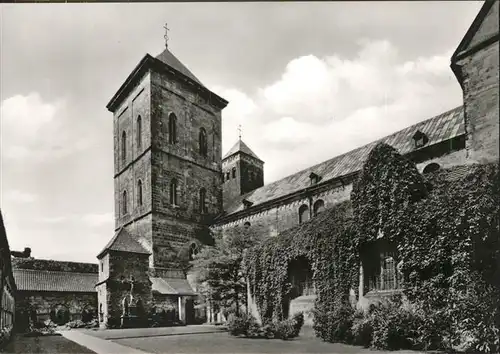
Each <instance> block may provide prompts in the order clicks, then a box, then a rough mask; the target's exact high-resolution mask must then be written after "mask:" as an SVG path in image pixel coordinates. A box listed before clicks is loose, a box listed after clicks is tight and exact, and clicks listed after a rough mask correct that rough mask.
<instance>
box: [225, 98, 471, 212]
mask: <svg viewBox="0 0 500 354" xmlns="http://www.w3.org/2000/svg"><path fill="white" fill-rule="evenodd" d="M417 130H420V131H421V132H423V133H424V134H426V135H427V137H428V138H429V141H428V142H427V144H426V145H425V146H424V147H427V146H429V145H434V144H437V143H440V142H442V141H446V140H449V139H451V138H454V137H457V136H460V135H462V134H465V122H464V116H463V107H462V106H460V107H456V108H454V109H452V110H449V111H447V112H444V113H442V114H440V115H438V116H436V117H433V118H430V119H428V120H425V121H422V122H420V123H417V124H415V125H412V126H410V127H408V128H405V129H403V130H400V131H398V132H396V133H394V134H391V135H389V136H386V137H385V138H382V139H380V140H377V141H374V142H371V143H369V144H367V145H364V146H362V147H360V148H357V149H355V150H351V151H349V152H347V153H345V154H342V155H339V156H336V157H334V158H332V159H330V160H327V161H324V162H322V163H320V164H318V165H315V166H312V167H309V168H307V169H305V170H302V171H300V172H297V173H295V174H293V175H290V176H288V177H285V178H283V179H281V180H278V181H276V182H273V183H270V184H267V185H265V186H263V187H261V188H258V189H256V190H254V191H252V192H249V193H247V194H245V195H242V196H240V197H238V198H235V199H233V200H230V201H229V202H227V203H226V204H225V205H224V211H225V214H224V215H223V216H222V217H224V216H227V215H230V214H232V213H235V212H238V211H240V210H243V209H244V206H243V204H242V201H243V199H246V200H248V201H250V202H252V203H253V205H252V207H256V206H257V205H259V204H262V203H264V202H267V201H271V200H273V199H277V198H279V197H284V196H286V195H288V194H291V193H294V192H297V191H300V190H302V189H304V188H306V187H308V186H310V180H309V175H310V174H311V173H312V172H314V173H316V174H317V175H319V176H321V177H322V182H325V181H328V180H332V179H334V178H339V177H342V176H345V175H348V174H350V173H353V172H356V171H359V170H360V169H361V167H362V166H363V163H364V161H365V159H366V158H367V157H368V154H369V153H370V151H371V150H372V148H373V147H374V146H375V145H376V144H377V143H379V142H384V143H386V144H389V145H391V146H392V147H394V148H396V149H397V150H399V152H400V153H401V154H406V153H409V152H411V151H413V150H414V145H413V140H412V136H413V135H414V134H415V132H416V131H417Z"/></svg>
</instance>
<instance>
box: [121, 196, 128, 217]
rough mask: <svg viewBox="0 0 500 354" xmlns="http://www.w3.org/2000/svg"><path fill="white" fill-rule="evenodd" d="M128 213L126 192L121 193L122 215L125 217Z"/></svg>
mask: <svg viewBox="0 0 500 354" xmlns="http://www.w3.org/2000/svg"><path fill="white" fill-rule="evenodd" d="M127 212H128V208H127V191H123V194H122V214H123V215H125V214H127Z"/></svg>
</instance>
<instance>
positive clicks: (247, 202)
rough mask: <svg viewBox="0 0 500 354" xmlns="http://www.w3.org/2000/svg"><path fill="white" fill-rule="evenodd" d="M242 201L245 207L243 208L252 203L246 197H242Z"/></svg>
mask: <svg viewBox="0 0 500 354" xmlns="http://www.w3.org/2000/svg"><path fill="white" fill-rule="evenodd" d="M242 203H243V206H244V207H245V209H248V208H250V207H251V206H252V205H253V203H252V202H251V201H249V200H248V199H243V202H242Z"/></svg>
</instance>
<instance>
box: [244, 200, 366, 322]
mask: <svg viewBox="0 0 500 354" xmlns="http://www.w3.org/2000/svg"><path fill="white" fill-rule="evenodd" d="M351 219H352V213H351V203H350V202H349V201H346V202H343V203H340V204H338V205H336V206H335V207H333V208H330V209H328V210H326V211H324V212H323V213H321V214H319V215H318V216H316V217H315V218H314V219H313V220H312V221H311V222H307V223H303V224H301V225H299V226H297V227H294V228H292V229H289V230H286V231H284V232H282V233H281V234H280V235H278V236H277V237H273V238H269V239H267V240H265V241H264V242H263V243H261V244H259V245H257V246H256V247H254V248H252V249H250V250H248V252H247V254H246V256H245V259H244V264H245V269H246V273H247V274H248V279H249V282H250V285H251V291H252V294H253V295H254V298H255V301H256V303H257V306H258V309H259V313H260V315H261V317H262V319H263V322H266V321H279V320H282V319H283V317H284V316H283V315H284V305H285V303H286V302H287V301H288V300H289V298H290V296H291V295H292V284H291V283H290V279H289V276H288V266H289V264H290V262H291V261H293V260H295V259H297V258H299V257H301V256H303V257H305V258H307V259H308V261H309V262H310V265H311V269H312V271H313V280H314V284H315V287H316V294H317V300H316V301H317V302H318V303H319V304H325V306H326V304H329V303H330V300H331V299H333V298H335V299H336V301H337V302H347V301H348V300H349V289H350V288H351V287H352V286H353V284H352V281H353V280H356V279H357V277H356V276H355V274H357V272H358V267H357V257H356V252H354V250H353V248H352V247H353V244H352V242H351V240H352V238H351Z"/></svg>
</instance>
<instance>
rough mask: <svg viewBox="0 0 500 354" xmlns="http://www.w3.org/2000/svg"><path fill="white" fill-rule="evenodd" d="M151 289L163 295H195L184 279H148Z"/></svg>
mask: <svg viewBox="0 0 500 354" xmlns="http://www.w3.org/2000/svg"><path fill="white" fill-rule="evenodd" d="M150 279H151V282H152V284H151V288H152V290H153V291H157V292H159V293H160V294H163V295H197V294H196V293H195V292H194V290H193V289H192V288H191V286H190V285H189V283H188V281H187V280H186V279H176V278H150Z"/></svg>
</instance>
